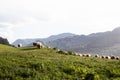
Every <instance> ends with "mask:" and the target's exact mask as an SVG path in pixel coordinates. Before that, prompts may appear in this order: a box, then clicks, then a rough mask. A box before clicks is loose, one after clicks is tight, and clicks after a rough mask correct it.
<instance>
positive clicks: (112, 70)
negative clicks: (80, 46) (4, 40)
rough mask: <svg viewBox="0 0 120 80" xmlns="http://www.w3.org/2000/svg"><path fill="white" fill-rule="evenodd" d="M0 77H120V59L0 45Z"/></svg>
mask: <svg viewBox="0 0 120 80" xmlns="http://www.w3.org/2000/svg"><path fill="white" fill-rule="evenodd" d="M0 80H120V60H108V59H99V58H92V57H91V58H87V57H79V56H74V55H65V54H59V53H57V51H56V50H53V49H37V48H36V47H24V48H13V47H10V46H5V45H1V44H0Z"/></svg>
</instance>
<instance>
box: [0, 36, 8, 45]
mask: <svg viewBox="0 0 120 80" xmlns="http://www.w3.org/2000/svg"><path fill="white" fill-rule="evenodd" d="M0 44H5V45H9V42H8V40H7V39H5V38H2V37H0Z"/></svg>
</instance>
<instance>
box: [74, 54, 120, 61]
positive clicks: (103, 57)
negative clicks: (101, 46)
mask: <svg viewBox="0 0 120 80" xmlns="http://www.w3.org/2000/svg"><path fill="white" fill-rule="evenodd" d="M75 55H76V56H83V57H96V58H102V59H116V60H120V58H119V57H118V56H114V55H112V56H103V55H102V56H100V55H98V54H96V55H94V56H92V55H91V54H80V53H75Z"/></svg>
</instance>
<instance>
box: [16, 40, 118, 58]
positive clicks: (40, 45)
mask: <svg viewBox="0 0 120 80" xmlns="http://www.w3.org/2000/svg"><path fill="white" fill-rule="evenodd" d="M33 46H37V48H38V49H41V48H44V47H45V46H44V45H43V44H42V43H41V42H33ZM18 47H22V44H18ZM58 51H60V50H59V49H58ZM65 53H66V52H65ZM74 55H76V56H83V57H92V55H91V54H80V53H74ZM94 57H96V58H102V59H116V60H120V58H119V57H118V56H113V55H112V56H100V55H98V54H96V55H94Z"/></svg>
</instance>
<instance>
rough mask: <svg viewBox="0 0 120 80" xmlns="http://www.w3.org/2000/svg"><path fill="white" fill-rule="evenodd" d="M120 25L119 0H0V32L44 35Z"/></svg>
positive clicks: (11, 35) (11, 39)
mask: <svg viewBox="0 0 120 80" xmlns="http://www.w3.org/2000/svg"><path fill="white" fill-rule="evenodd" d="M119 26H120V1H119V0H0V36H1V37H4V38H7V39H8V40H9V42H10V43H12V42H14V41H15V40H16V39H27V38H46V37H48V36H50V35H56V34H60V33H66V32H69V33H74V34H78V35H81V34H85V35H88V34H91V33H96V32H105V31H111V30H113V29H114V28H116V27H119Z"/></svg>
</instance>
